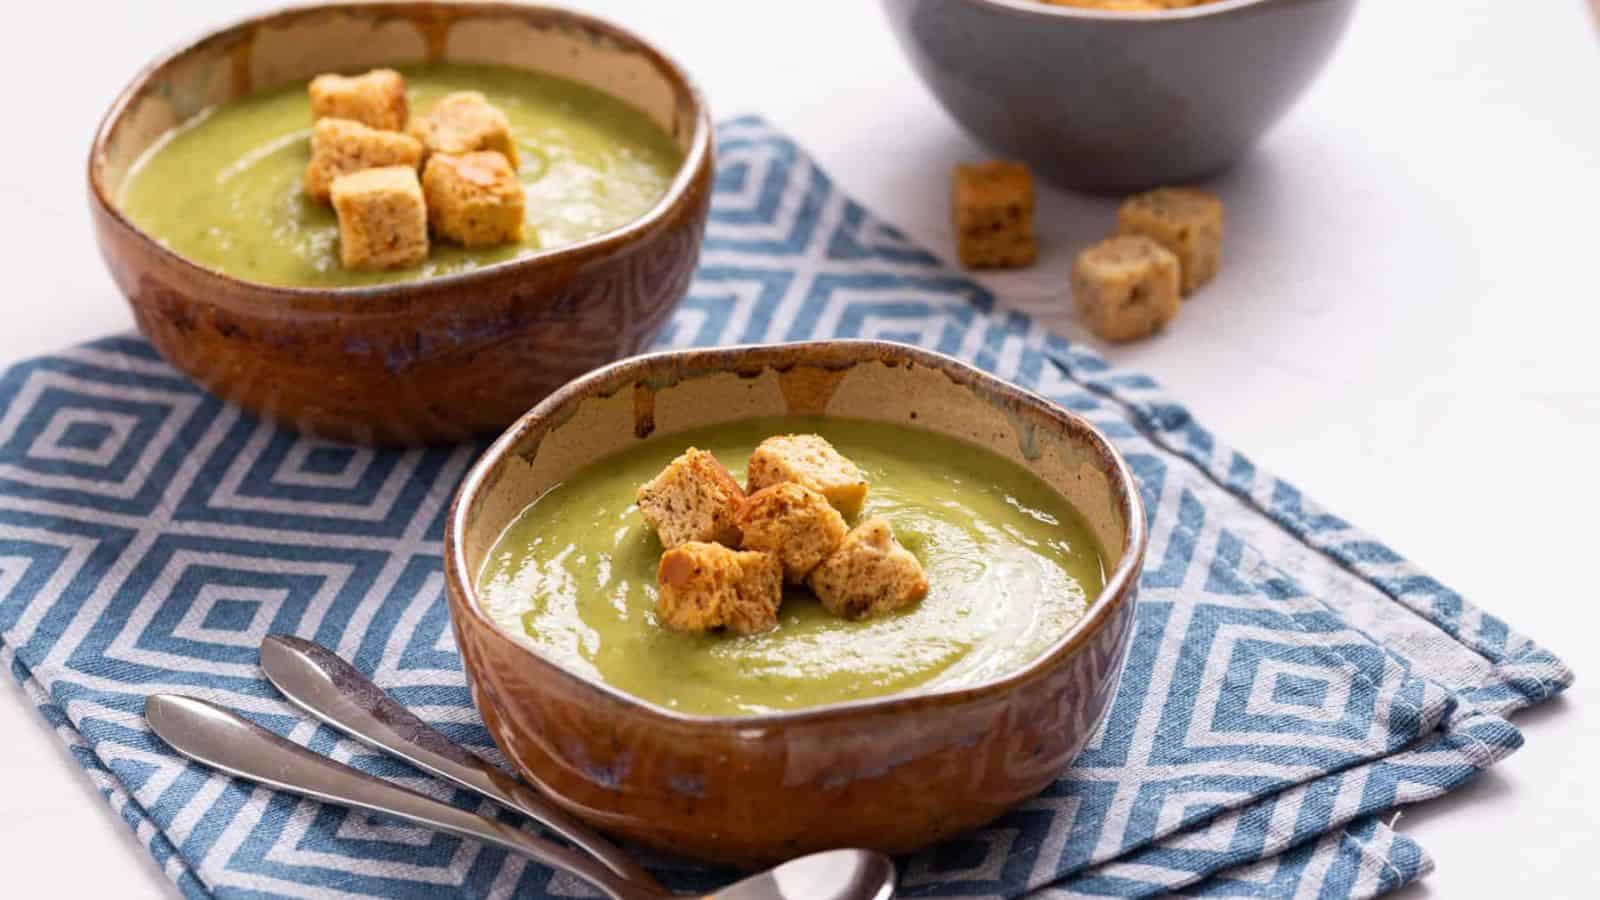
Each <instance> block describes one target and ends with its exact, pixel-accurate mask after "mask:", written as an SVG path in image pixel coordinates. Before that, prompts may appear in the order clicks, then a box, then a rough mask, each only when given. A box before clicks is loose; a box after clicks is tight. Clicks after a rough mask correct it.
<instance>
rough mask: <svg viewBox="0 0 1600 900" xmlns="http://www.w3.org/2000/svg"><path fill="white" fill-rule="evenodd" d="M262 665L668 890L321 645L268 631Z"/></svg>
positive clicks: (411, 754)
mask: <svg viewBox="0 0 1600 900" xmlns="http://www.w3.org/2000/svg"><path fill="white" fill-rule="evenodd" d="M261 670H262V671H263V672H265V673H266V675H267V680H269V681H271V682H272V683H273V684H274V685H276V686H277V688H278V690H280V691H282V692H283V695H284V696H285V697H287V698H289V702H290V703H293V704H294V705H295V706H297V707H299V708H300V709H302V710H305V711H306V712H307V713H308V714H310V715H311V716H313V717H315V718H316V719H318V720H320V721H322V722H325V723H327V724H328V725H329V726H331V727H333V728H337V729H338V730H340V731H342V732H344V733H345V734H348V735H350V736H351V737H354V738H356V739H357V740H360V741H362V742H364V743H367V744H370V745H372V746H373V747H376V748H378V749H379V750H383V751H385V752H387V753H391V754H393V755H394V756H397V757H399V758H400V759H403V760H405V761H406V762H408V763H410V764H412V765H413V766H416V767H417V768H419V769H422V770H423V771H425V772H429V773H432V774H434V775H437V776H439V777H440V778H443V779H444V780H446V781H449V782H452V783H454V784H456V785H459V786H460V787H463V788H465V789H467V790H469V791H475V792H477V793H478V794H481V795H483V796H485V797H488V798H489V799H490V800H493V801H495V802H496V803H499V804H500V805H502V806H506V807H509V808H511V809H514V810H516V811H518V812H520V813H522V814H523V815H525V816H527V817H528V818H530V819H533V820H534V821H536V822H538V823H539V824H541V825H543V826H545V827H546V828H548V829H550V830H551V831H553V832H555V833H556V834H558V835H560V836H561V837H563V838H566V839H567V840H569V841H571V842H572V843H573V844H576V845H577V846H579V847H581V848H583V849H584V850H587V851H588V852H589V853H590V854H592V855H593V856H594V857H595V858H596V859H598V860H600V861H601V862H602V863H604V864H605V866H606V867H607V868H609V869H610V870H611V871H613V872H615V873H617V874H618V875H620V876H622V877H623V878H625V879H627V880H628V881H631V882H633V883H634V884H637V885H639V886H640V887H643V888H646V889H648V890H650V891H652V892H656V893H661V892H662V891H663V889H662V887H661V885H660V884H659V883H657V881H656V880H655V878H653V877H652V876H651V875H650V873H649V872H646V871H645V870H644V868H643V867H642V866H640V865H639V864H638V863H637V862H634V861H633V859H632V858H631V857H629V856H628V855H627V854H625V853H623V852H622V851H621V850H619V849H617V847H616V845H614V844H612V843H611V842H610V841H608V840H606V839H605V838H603V837H601V836H600V835H599V834H597V833H595V831H594V830H593V829H591V828H589V827H588V826H586V825H584V824H583V823H582V822H579V821H578V820H577V819H576V818H574V817H573V816H572V815H570V814H568V813H567V812H566V811H564V810H562V809H560V808H559V807H557V806H556V805H555V804H553V803H551V802H550V801H549V800H546V799H545V798H544V797H542V796H540V795H539V794H538V793H537V792H535V791H534V790H533V789H531V788H529V787H528V786H527V785H525V784H523V783H521V782H519V781H517V780H516V779H515V778H512V777H511V776H510V775H507V774H506V773H505V772H503V771H501V770H500V769H498V768H496V767H495V766H492V765H490V764H489V763H487V762H485V761H484V760H483V759H482V758H480V757H478V756H477V755H475V754H473V753H472V752H470V751H468V750H467V749H466V748H464V747H462V746H461V745H460V744H457V743H456V742H454V741H452V740H450V739H449V738H448V737H445V736H444V735H443V734H440V733H439V732H438V731H436V730H434V729H433V728H432V727H430V726H429V725H428V724H427V723H426V722H424V721H422V720H421V719H419V718H417V717H416V716H415V715H414V714H412V712H411V711H410V710H408V709H406V708H405V707H404V706H401V705H400V704H399V703H397V702H395V700H394V698H392V697H390V696H389V695H388V694H386V693H384V692H383V689H382V688H380V687H378V686H377V685H376V684H373V683H372V682H371V681H370V680H368V679H367V677H366V676H365V675H362V674H361V673H360V672H359V671H357V670H356V668H355V666H352V665H350V664H349V663H347V662H345V661H344V660H343V659H342V658H340V657H339V656H338V655H336V654H335V653H333V651H331V650H329V649H327V648H326V647H323V646H322V645H321V644H317V643H313V642H312V641H307V640H304V639H302V638H297V637H293V636H290V635H283V634H273V635H268V636H267V638H266V639H265V640H263V641H262V642H261Z"/></svg>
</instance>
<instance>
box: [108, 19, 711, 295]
mask: <svg viewBox="0 0 1600 900" xmlns="http://www.w3.org/2000/svg"><path fill="white" fill-rule="evenodd" d="M384 5H389V6H416V7H426V6H437V5H444V6H448V7H450V8H452V9H456V10H461V11H462V12H463V13H464V14H466V15H467V16H468V17H476V16H481V15H493V14H495V13H502V14H516V13H530V12H531V13H543V14H547V15H550V16H552V17H556V18H562V19H565V20H566V21H569V22H573V23H575V24H577V25H579V26H580V27H582V28H583V29H584V30H586V31H588V32H592V33H597V34H608V33H609V34H611V35H614V36H618V37H620V38H621V39H622V40H624V41H625V42H631V44H632V45H633V46H636V47H638V48H640V49H642V50H643V51H644V54H645V55H646V56H647V57H648V58H650V59H651V61H652V62H653V63H654V64H656V66H657V67H658V68H660V69H661V70H663V71H664V72H665V73H666V75H667V76H668V77H669V78H670V79H674V80H676V81H677V83H678V85H680V86H681V87H682V89H683V91H684V93H686V94H687V95H688V97H689V99H690V101H691V103H692V104H693V108H694V132H693V133H692V134H691V135H690V137H689V141H688V149H687V150H685V151H684V154H683V159H682V160H681V161H680V162H679V164H678V169H677V171H676V172H675V173H674V175H673V177H672V182H671V183H670V184H669V185H668V186H667V189H666V191H665V192H664V193H663V194H662V195H661V197H660V199H658V200H657V201H656V203H655V204H654V205H653V206H651V207H650V208H649V209H648V210H646V211H645V212H643V213H641V214H639V215H638V216H636V217H634V218H633V219H630V220H628V221H627V222H624V223H623V224H621V225H619V226H617V227H616V228H612V229H610V230H608V231H603V232H601V233H600V234H597V235H594V236H592V237H589V238H585V239H584V240H581V241H577V242H575V243H571V244H564V245H562V246H560V247H553V248H550V249H541V250H536V251H534V252H532V253H529V254H527V255H524V256H517V257H513V258H511V259H506V260H501V261H500V262H496V263H491V264H489V265H486V266H479V267H476V268H473V269H470V270H467V271H464V272H455V273H451V274H448V275H432V276H424V277H421V278H416V279H412V280H407V281H396V282H390V283H387V284H373V285H350V286H320V287H307V286H303V285H285V284H270V283H268V282H264V281H253V280H250V279H246V278H240V277H239V276H237V275H230V274H228V273H227V272H223V271H222V270H220V269H214V268H211V267H210V266H206V265H202V264H201V263H199V262H196V261H195V260H193V259H190V258H189V257H187V256H185V255H183V254H181V253H179V252H177V251H176V250H173V249H172V248H171V247H168V246H167V245H166V244H164V243H163V242H161V241H160V240H158V239H156V238H155V237H154V236H153V235H151V234H150V233H149V232H147V231H145V230H144V229H143V228H142V227H140V226H139V225H138V224H137V223H135V222H134V221H133V220H132V219H130V218H128V216H127V215H126V214H124V213H123V211H122V209H121V207H120V206H119V205H118V204H117V203H116V202H115V201H114V199H113V198H112V197H111V196H110V193H111V192H110V191H109V190H108V188H107V186H106V184H105V183H104V181H103V179H102V175H103V172H102V168H103V167H102V165H101V163H102V162H103V160H104V159H105V155H106V147H107V145H108V143H109V142H110V140H111V135H112V133H113V132H115V131H116V129H117V128H118V126H120V125H121V124H122V120H123V117H124V115H125V114H126V113H127V111H128V108H129V106H130V105H131V104H132V103H133V101H134V99H135V98H136V97H138V96H139V95H140V93H141V92H142V91H143V89H144V88H145V87H146V85H148V84H149V82H150V80H151V79H152V78H153V77H155V75H156V73H157V72H159V71H160V70H161V69H163V68H164V67H166V66H167V65H169V64H171V63H172V62H174V61H176V60H178V59H180V58H182V57H183V56H185V55H186V54H189V53H193V52H195V51H197V50H199V49H200V48H202V47H203V46H204V45H206V44H207V43H209V42H211V41H214V40H217V39H219V38H221V37H222V36H223V35H226V34H229V33H230V32H235V31H242V30H244V29H247V28H251V27H255V26H260V25H264V24H266V23H268V22H270V21H272V20H274V19H279V18H290V17H296V16H300V15H310V14H314V13H318V12H340V11H359V10H361V9H362V8H364V7H378V6H384ZM515 68H522V69H524V70H525V71H530V72H540V71H542V70H539V69H534V68H531V67H521V66H518V67H515ZM591 89H592V90H601V89H600V88H591ZM601 93H607V95H608V96H612V97H613V98H614V99H617V100H618V101H619V102H623V103H626V102H627V101H624V100H621V98H618V97H615V95H611V94H609V93H608V92H606V91H601ZM629 105H630V106H631V104H629ZM185 121H189V120H187V119H186V120H185ZM181 124H182V123H180V125H181ZM652 124H655V123H654V122H652ZM657 127H659V126H657ZM147 152H148V151H147ZM711 152H712V126H711V112H710V107H709V106H708V105H707V104H706V99H705V95H704V93H702V92H701V90H700V87H699V85H698V84H696V83H695V80H694V79H693V78H692V77H691V76H690V75H689V72H688V70H687V69H685V68H684V67H683V66H682V65H681V64H679V63H678V61H677V60H676V59H675V58H674V57H672V56H671V55H670V54H668V53H666V52H665V51H664V50H662V49H661V48H660V47H659V46H657V45H656V44H655V43H654V42H652V41H649V40H647V39H645V38H644V37H642V36H641V35H639V34H638V33H637V32H635V31H633V30H631V29H629V28H626V27H624V26H622V25H619V24H617V23H616V22H614V21H612V20H610V19H606V18H602V17H600V16H594V15H590V14H588V13H585V12H579V11H577V10H574V9H571V8H568V7H566V6H562V5H559V4H551V3H520V2H505V0H464V2H458V0H450V2H444V0H392V2H373V0H342V2H331V3H329V2H317V0H307V2H302V3H290V4H286V5H284V6H278V7H274V8H272V9H268V10H265V11H263V12H258V13H254V14H251V15H247V16H242V17H239V18H236V19H232V20H230V21H228V22H226V23H224V24H222V25H216V26H212V27H209V28H206V29H205V30H203V31H201V32H200V33H198V34H196V35H195V36H193V37H191V38H188V39H186V40H184V41H182V42H180V43H179V44H178V45H177V46H175V47H173V48H171V49H169V50H166V51H165V52H162V53H160V54H158V55H157V56H156V57H155V58H154V59H152V60H151V61H150V62H148V63H146V64H145V65H144V66H143V67H142V68H140V69H139V71H138V72H137V73H135V74H134V76H133V78H131V79H130V80H129V81H128V83H127V84H126V85H124V86H123V88H122V90H121V91H119V92H118V93H117V96H116V99H114V100H112V101H111V105H110V106H109V107H108V108H107V109H106V111H105V113H104V114H103V115H102V116H101V118H100V123H99V124H98V125H97V126H96V127H95V132H94V138H93V140H92V141H91V142H90V144H89V160H88V180H89V195H90V198H91V200H92V202H93V203H94V204H95V205H96V206H97V207H98V208H99V210H100V211H101V212H102V213H104V214H105V215H107V216H109V217H110V218H111V219H112V220H113V221H115V222H116V223H117V224H118V225H120V226H122V227H123V228H124V229H126V230H127V231H128V232H130V233H131V234H132V235H134V237H135V239H136V240H137V241H138V242H139V243H140V245H141V246H142V247H143V248H144V249H145V251H146V252H151V253H154V254H155V255H157V256H160V257H163V258H165V259H168V260H170V261H172V262H174V263H176V264H177V265H178V266H179V267H181V268H182V269H184V270H186V271H189V272H191V273H194V274H197V275H198V276H199V277H201V278H202V279H205V278H211V279H220V280H222V281H223V282H225V283H229V284H233V285H237V286H239V287H241V288H244V289H246V290H248V291H251V292H254V295H255V296H256V297H257V298H259V299H263V300H268V301H272V302H281V301H294V302H296V303H297V304H298V307H297V308H302V309H303V308H304V306H305V304H306V303H307V302H310V303H312V304H316V303H317V302H318V301H321V302H323V303H325V304H327V305H328V306H329V307H330V309H332V308H333V307H335V306H337V305H340V304H346V303H349V302H351V301H354V300H362V301H371V300H382V299H385V298H395V297H402V296H413V295H416V294H418V293H420V292H424V291H432V290H434V289H435V288H440V287H443V288H457V287H459V288H470V287H472V286H473V285H474V284H476V283H478V282H484V283H488V282H490V281H492V280H495V279H498V278H500V277H501V276H503V275H505V274H507V273H509V272H513V271H515V270H518V269H523V268H527V269H532V268H539V267H545V266H559V265H561V264H563V263H566V262H568V261H571V262H574V263H578V262H582V261H583V260H585V259H588V258H590V257H592V256H594V255H595V254H596V253H597V252H601V253H602V255H611V254H614V253H616V252H618V251H621V250H624V249H626V248H628V247H629V246H631V245H634V244H637V243H639V242H640V241H642V240H643V239H644V238H646V237H648V236H649V235H650V233H651V232H652V231H653V230H654V229H655V228H656V226H658V225H659V224H660V223H661V222H663V221H664V220H666V219H667V218H668V216H669V215H670V214H671V212H672V210H674V209H675V208H677V207H678V206H680V205H681V204H682V203H683V202H684V200H685V198H686V197H687V196H688V195H689V193H690V189H691V187H692V186H693V184H694V181H695V177H696V175H697V173H698V172H699V171H700V170H701V169H703V168H705V167H706V166H708V165H709V160H710V157H711Z"/></svg>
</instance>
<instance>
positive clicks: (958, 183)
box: [951, 162, 1037, 269]
mask: <svg viewBox="0 0 1600 900" xmlns="http://www.w3.org/2000/svg"><path fill="white" fill-rule="evenodd" d="M951 207H952V213H953V218H954V219H955V230H956V255H957V256H958V257H960V259H961V264H962V265H964V266H966V267H968V268H971V269H1014V268H1020V267H1022V266H1029V265H1032V264H1033V260H1034V257H1035V256H1036V255H1037V251H1036V249H1035V247H1034V242H1033V175H1032V174H1030V173H1029V172H1028V168H1027V167H1026V166H1024V165H1022V164H1021V163H1014V162H987V163H981V164H978V165H962V166H956V169H955V176H954V189H953V191H952V195H951Z"/></svg>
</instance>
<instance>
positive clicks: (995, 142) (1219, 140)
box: [883, 0, 1356, 191]
mask: <svg viewBox="0 0 1600 900" xmlns="http://www.w3.org/2000/svg"><path fill="white" fill-rule="evenodd" d="M1355 4H1356V0H1221V2H1218V3H1212V4H1207V5H1202V6H1195V7H1189V8H1186V9H1178V10H1171V11H1167V12H1101V11H1097V10H1090V9H1077V8H1074V7H1061V6H1048V5H1045V4H1042V3H1037V2H1034V0H883V8H884V11H885V12H887V13H888V16H889V21H890V23H891V24H892V26H893V27H894V31H895V35H896V36H897V37H898V38H899V40H900V45H901V46H902V47H903V48H904V49H905V51H906V54H907V55H908V56H909V57H910V58H911V62H912V64H913V65H914V66H915V67H916V70H917V73H918V74H919V75H920V76H921V77H922V80H923V82H925V83H926V84H927V85H928V87H929V88H930V89H931V90H932V91H933V93H934V96H936V97H937V98H938V99H939V102H940V103H941V104H943V105H944V108H945V109H946V110H948V111H949V113H950V114H951V115H952V116H954V117H955V118H956V120H957V121H958V122H960V123H961V124H962V125H963V126H964V127H965V128H966V129H967V130H968V131H970V132H971V133H972V134H973V136H975V137H976V138H977V139H978V140H980V141H982V142H983V143H985V144H987V145H989V146H990V147H992V148H994V150H995V151H997V152H999V153H1001V154H1003V155H1005V156H1007V157H1010V158H1014V159H1020V160H1022V161H1024V162H1027V163H1028V164H1029V165H1031V166H1032V167H1033V168H1034V170H1035V171H1037V172H1039V173H1040V174H1041V175H1043V176H1045V177H1046V178H1049V179H1050V180H1051V181H1054V182H1056V183H1058V184H1060V185H1062V186H1064V187H1071V188H1080V189H1086V190H1103V191H1113V190H1132V189H1140V188H1145V187H1151V186H1155V185H1159V184H1174V183H1178V182H1183V181H1189V180H1193V179H1196V178H1200V177H1203V176H1205V175H1209V174H1211V173H1212V172H1215V171H1217V170H1220V169H1222V168H1224V167H1226V166H1227V165H1228V164H1230V163H1232V162H1234V161H1235V160H1237V159H1238V158H1239V157H1241V156H1242V155H1244V153H1245V152H1246V151H1248V150H1249V149H1250V147H1251V145H1252V144H1254V143H1255V141H1256V140H1257V139H1258V138H1260V137H1261V135H1262V134H1263V133H1264V132H1265V131H1266V130H1267V129H1268V128H1269V127H1271V125H1272V124H1273V123H1274V122H1276V121H1277V120H1278V118H1279V117H1280V116H1282V115H1283V114H1284V112H1285V111H1287V110H1288V108H1289V107H1290V105H1292V104H1293V103H1294V101H1295V100H1296V98H1298V97H1299V96H1300V93H1301V92H1302V91H1304V90H1305V88H1306V86H1307V85H1309V84H1310V83H1311V81H1312V79H1313V78H1314V77H1315V76H1316V74H1317V72H1318V71H1319V70H1321V68H1322V65H1323V63H1324V62H1326V61H1327V59H1328V56H1329V54H1330V53H1331V52H1332V51H1333V47H1334V45H1335V44H1336V43H1338V40H1339V37H1340V35H1341V34H1343V33H1344V28H1345V24H1346V23H1347V22H1348V21H1349V18H1350V12H1351V10H1352V9H1353V8H1354V7H1355Z"/></svg>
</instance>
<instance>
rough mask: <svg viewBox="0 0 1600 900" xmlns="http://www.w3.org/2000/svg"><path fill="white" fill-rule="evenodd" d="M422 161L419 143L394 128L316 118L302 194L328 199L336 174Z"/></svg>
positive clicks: (407, 164)
mask: <svg viewBox="0 0 1600 900" xmlns="http://www.w3.org/2000/svg"><path fill="white" fill-rule="evenodd" d="M421 162H422V144H420V143H418V142H417V139H416V138H414V137H411V136H410V135H405V134H401V133H400V132H398V131H379V130H378V129H376V128H369V127H367V126H365V125H363V124H361V123H360V122H356V121H354V120H351V119H318V120H317V123H316V124H315V125H313V126H312V127H311V162H309V163H307V164H306V175H305V191H306V195H307V196H309V197H311V198H312V199H313V200H316V201H318V202H321V203H327V202H328V191H329V189H330V188H332V187H333V180H334V179H335V178H338V177H339V176H340V175H348V174H350V173H351V172H359V171H361V170H362V169H376V168H379V167H381V166H410V167H411V168H413V169H415V168H416V167H417V166H418V165H419V164H420V163H421Z"/></svg>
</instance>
